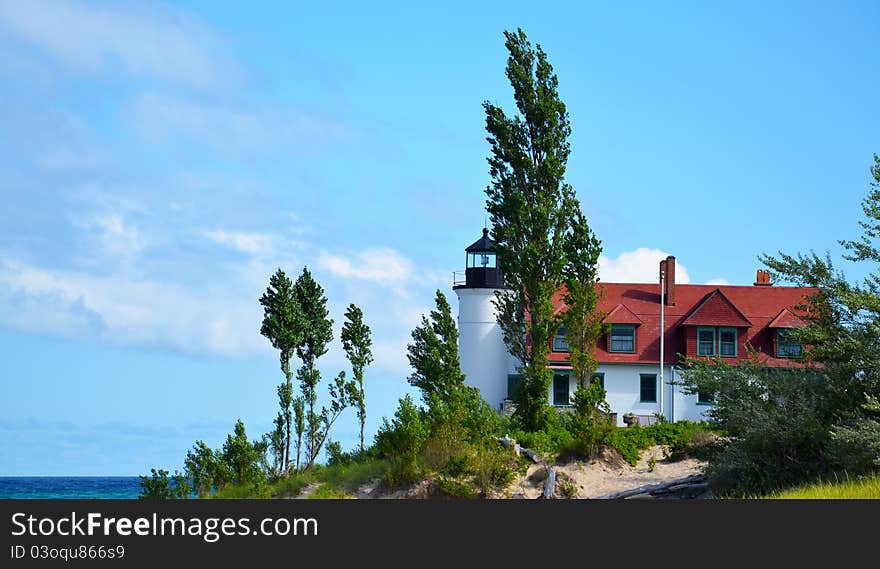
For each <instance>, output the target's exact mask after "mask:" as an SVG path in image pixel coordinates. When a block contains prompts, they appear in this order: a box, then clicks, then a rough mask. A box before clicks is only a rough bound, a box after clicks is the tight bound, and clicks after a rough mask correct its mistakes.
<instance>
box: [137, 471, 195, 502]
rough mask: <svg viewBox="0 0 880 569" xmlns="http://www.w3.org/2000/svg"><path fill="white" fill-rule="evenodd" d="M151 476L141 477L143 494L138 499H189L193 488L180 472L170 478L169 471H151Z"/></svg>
mask: <svg viewBox="0 0 880 569" xmlns="http://www.w3.org/2000/svg"><path fill="white" fill-rule="evenodd" d="M150 472H151V476H141V477H140V478H141V493H140V495H139V496H138V498H141V499H157V500H179V499H183V498H189V496H190V493H191V492H192V486H190V484H189V482H187V480H186V478H185V477H184V476H183V475H182V474H180V473H179V472H175V473H174V476H172V477H171V478H169V477H168V471H167V470H162V469H161V468H160V469H159V470H156V469H155V468H151V469H150Z"/></svg>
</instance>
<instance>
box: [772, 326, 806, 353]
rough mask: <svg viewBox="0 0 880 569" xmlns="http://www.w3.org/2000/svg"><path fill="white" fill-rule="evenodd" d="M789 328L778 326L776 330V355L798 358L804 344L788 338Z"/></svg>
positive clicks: (802, 351)
mask: <svg viewBox="0 0 880 569" xmlns="http://www.w3.org/2000/svg"><path fill="white" fill-rule="evenodd" d="M790 332H791V330H789V329H788V328H779V329H778V330H776V357H777V358H799V357H801V355H802V354H803V353H804V345H803V344H801V343H800V342H796V341H794V340H792V339H790V338H789V333H790Z"/></svg>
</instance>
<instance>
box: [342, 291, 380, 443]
mask: <svg viewBox="0 0 880 569" xmlns="http://www.w3.org/2000/svg"><path fill="white" fill-rule="evenodd" d="M341 336H342V347H343V349H345V353H346V355H347V356H348V361H349V362H351V370H352V373H353V374H354V380H355V381H356V382H357V387H358V388H357V394H356V396H355V397H354V400H353V401H352V404H353V405H354V407H355V409H356V410H357V416H358V421H359V422H360V425H361V452H363V451H364V425H365V424H366V421H367V406H366V402H365V400H364V369H365V368H366V367H367V366H368V365H370V363H372V361H373V352H372V350H371V349H370V346H372V345H373V340H372V339H371V338H370V327H369V326H367V325H366V323H365V322H364V313H363V311H362V310H361V309H360V308H358V307H357V306H355V305H354V304H350V305H348V310H346V312H345V323H344V324H343V325H342V334H341Z"/></svg>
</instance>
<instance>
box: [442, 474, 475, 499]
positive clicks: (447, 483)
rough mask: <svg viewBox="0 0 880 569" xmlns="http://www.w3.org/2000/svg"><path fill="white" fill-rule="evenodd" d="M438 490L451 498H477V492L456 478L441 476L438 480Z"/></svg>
mask: <svg viewBox="0 0 880 569" xmlns="http://www.w3.org/2000/svg"><path fill="white" fill-rule="evenodd" d="M437 488H438V489H439V490H440V492H441V493H442V494H443V495H445V496H448V497H450V498H463V499H467V500H471V499H473V498H476V497H477V491H476V490H475V489H474V488H473V487H472V486H471V485H469V484H467V483H465V482H462V481H461V480H457V479H455V478H447V477H445V476H441V477H440V478H438V479H437Z"/></svg>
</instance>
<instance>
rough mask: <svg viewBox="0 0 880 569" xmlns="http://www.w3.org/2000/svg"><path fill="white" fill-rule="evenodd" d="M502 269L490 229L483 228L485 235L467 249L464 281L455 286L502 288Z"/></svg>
mask: <svg viewBox="0 0 880 569" xmlns="http://www.w3.org/2000/svg"><path fill="white" fill-rule="evenodd" d="M503 286H504V284H503V282H502V278H501V269H500V268H499V267H498V257H497V255H496V254H495V243H493V242H492V240H491V239H489V230H488V229H486V228H485V227H484V228H483V236H482V237H481V238H479V239H477V240H476V241H475V242H474V243H473V244H472V245H471V246H470V247H468V248H466V249H465V279H464V283H456V287H455V288H502V287H503Z"/></svg>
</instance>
